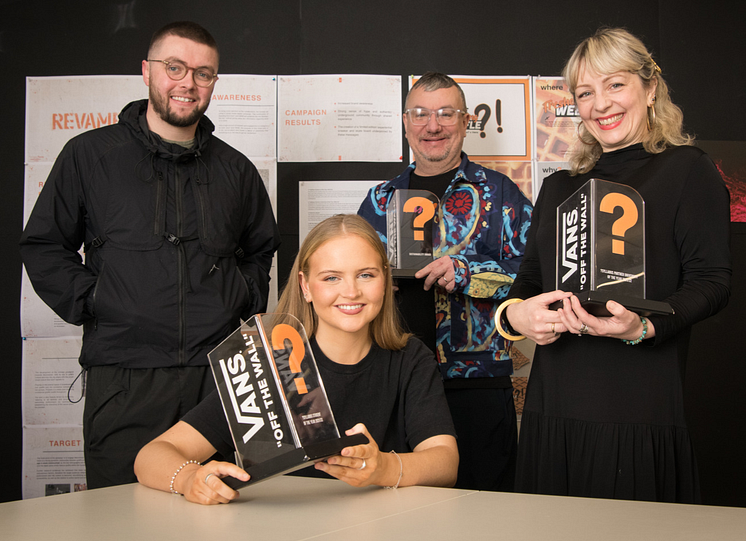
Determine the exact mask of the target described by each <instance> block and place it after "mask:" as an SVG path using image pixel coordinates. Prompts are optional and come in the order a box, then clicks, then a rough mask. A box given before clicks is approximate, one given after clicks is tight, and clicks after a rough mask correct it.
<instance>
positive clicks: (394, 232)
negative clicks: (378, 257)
mask: <svg viewBox="0 0 746 541" xmlns="http://www.w3.org/2000/svg"><path fill="white" fill-rule="evenodd" d="M439 203H440V200H439V199H438V197H437V196H436V195H435V194H434V193H432V192H429V191H427V190H394V193H393V194H392V195H391V201H389V204H388V209H387V211H386V236H387V239H388V254H387V255H388V258H389V262H390V263H391V270H392V275H393V276H394V277H396V278H412V277H414V275H415V273H416V272H417V271H418V270H420V269H421V268H422V267H424V266H425V265H427V264H428V263H432V261H433V227H432V224H433V218H434V217H435V215H436V213H437V211H438V204H439Z"/></svg>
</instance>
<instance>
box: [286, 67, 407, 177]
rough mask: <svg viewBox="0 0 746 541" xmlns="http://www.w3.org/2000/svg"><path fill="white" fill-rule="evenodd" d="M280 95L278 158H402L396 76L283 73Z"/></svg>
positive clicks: (344, 160) (358, 159) (368, 160)
mask: <svg viewBox="0 0 746 541" xmlns="http://www.w3.org/2000/svg"><path fill="white" fill-rule="evenodd" d="M278 94H279V98H278V114H277V121H278V130H277V139H278V146H279V149H278V154H279V155H278V161H280V162H355V161H357V162H397V161H401V159H402V154H401V149H402V139H401V137H402V129H403V128H402V117H401V115H402V113H401V103H402V100H401V77H400V76H398V75H397V76H392V75H299V76H284V77H280V80H279V88H278Z"/></svg>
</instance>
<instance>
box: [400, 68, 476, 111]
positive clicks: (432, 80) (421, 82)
mask: <svg viewBox="0 0 746 541" xmlns="http://www.w3.org/2000/svg"><path fill="white" fill-rule="evenodd" d="M454 86H455V87H456V88H458V92H459V94H461V104H462V105H463V108H464V112H466V111H467V109H466V96H464V91H463V90H461V87H460V86H459V84H458V83H457V82H456V81H454V80H453V79H452V78H451V77H449V76H448V75H446V74H445V73H440V72H437V71H427V72H425V73H424V74H423V75H422V77H420V78H419V79H417V82H416V83H415V84H414V85H412V88H410V89H409V91H410V92H412V90H414V89H415V88H422V89H423V90H424V91H425V92H434V91H435V90H440V89H441V88H451V87H454Z"/></svg>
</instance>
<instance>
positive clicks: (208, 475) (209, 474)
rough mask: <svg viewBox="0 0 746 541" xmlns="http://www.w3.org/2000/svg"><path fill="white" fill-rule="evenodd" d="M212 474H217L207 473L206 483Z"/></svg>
mask: <svg viewBox="0 0 746 541" xmlns="http://www.w3.org/2000/svg"><path fill="white" fill-rule="evenodd" d="M211 475H213V476H214V475H215V474H214V473H208V474H207V475H205V484H207V480H208V479H209V478H210V476H211Z"/></svg>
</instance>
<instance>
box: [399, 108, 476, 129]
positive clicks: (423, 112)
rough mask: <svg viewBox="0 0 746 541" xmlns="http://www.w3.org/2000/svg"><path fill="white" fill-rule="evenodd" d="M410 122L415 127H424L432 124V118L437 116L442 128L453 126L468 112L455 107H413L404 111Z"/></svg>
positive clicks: (436, 118)
mask: <svg viewBox="0 0 746 541" xmlns="http://www.w3.org/2000/svg"><path fill="white" fill-rule="evenodd" d="M404 114H406V115H407V116H408V117H409V121H410V122H411V123H412V124H414V125H415V126H424V125H425V124H427V123H428V122H430V117H431V116H433V115H435V120H437V121H438V124H440V125H441V126H453V125H454V124H456V123H457V122H458V121H459V119H460V118H461V115H462V114H464V115H465V114H466V111H462V110H461V109H454V108H453V107H442V108H440V109H426V108H425V107H413V108H411V109H407V110H406V111H404Z"/></svg>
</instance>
